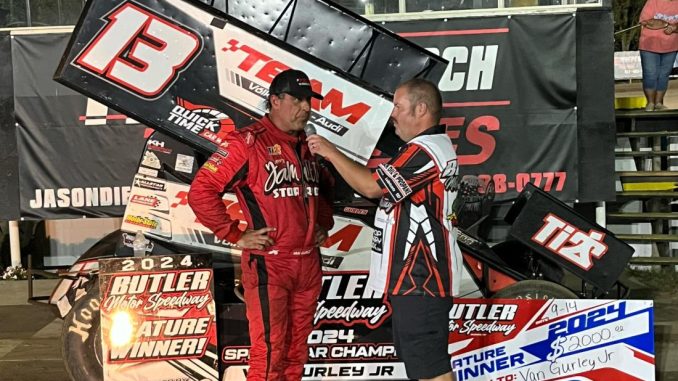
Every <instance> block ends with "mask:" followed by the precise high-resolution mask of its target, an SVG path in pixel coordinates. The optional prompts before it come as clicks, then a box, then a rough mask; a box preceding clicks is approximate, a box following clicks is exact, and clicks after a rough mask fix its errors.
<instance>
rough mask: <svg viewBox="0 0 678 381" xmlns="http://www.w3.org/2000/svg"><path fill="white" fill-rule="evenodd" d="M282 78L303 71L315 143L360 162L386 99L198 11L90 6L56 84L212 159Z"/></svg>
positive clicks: (382, 119)
mask: <svg viewBox="0 0 678 381" xmlns="http://www.w3.org/2000/svg"><path fill="white" fill-rule="evenodd" d="M149 41H155V42H157V44H159V45H158V46H155V43H152V42H149ZM287 68H295V69H299V70H303V71H305V72H306V73H307V74H308V75H309V77H310V78H311V81H312V86H313V88H314V90H315V91H316V92H319V93H320V94H322V95H323V96H324V97H325V98H324V99H323V100H322V101H320V100H315V99H314V100H313V101H312V104H311V109H312V110H311V123H312V124H314V125H315V126H316V130H317V131H318V133H319V134H321V135H323V136H326V137H328V138H329V139H331V140H332V141H333V142H334V143H336V144H337V145H338V146H339V147H340V148H341V149H342V150H343V151H344V152H346V153H347V154H348V155H349V156H351V157H352V158H354V159H356V160H359V161H360V162H362V163H365V162H367V160H368V159H369V157H370V154H371V153H372V150H373V149H374V147H375V145H376V142H377V139H378V138H379V136H380V135H381V131H382V130H383V128H384V127H385V125H386V122H387V120H388V117H389V114H390V111H391V109H392V103H391V102H390V101H389V100H387V99H386V98H385V97H384V94H381V93H379V92H377V91H376V90H368V88H369V86H366V85H365V84H364V83H359V82H357V80H353V79H349V77H345V76H344V75H343V74H341V73H336V72H334V71H332V70H331V68H330V67H327V66H325V64H324V63H323V62H321V61H319V60H317V59H315V58H314V57H313V56H311V55H310V54H308V53H306V52H303V51H300V50H297V49H296V48H294V47H292V46H289V45H285V44H283V43H281V42H279V41H278V40H276V39H275V38H273V37H271V36H268V35H266V34H263V33H261V32H260V31H258V30H257V29H254V28H252V27H250V26H248V25H246V24H244V23H242V22H240V21H238V20H236V19H233V18H231V17H230V16H228V15H226V14H223V13H221V12H219V11H217V10H215V9H211V8H208V7H206V6H204V4H202V3H198V2H192V1H182V0H162V1H151V0H138V1H126V0H117V1H92V2H88V3H87V5H86V7H85V10H84V12H83V15H82V16H81V20H80V22H79V23H78V26H77V27H76V29H75V31H74V34H73V38H72V40H71V42H70V44H69V46H68V49H67V50H66V54H65V55H64V57H63V60H62V62H61V64H60V66H59V69H58V70H57V74H56V79H57V80H58V81H60V82H61V83H63V84H66V85H67V86H69V87H71V88H73V89H75V90H77V91H79V92H82V93H85V94H87V95H89V96H91V97H92V98H94V99H96V100H99V101H101V102H102V103H104V104H106V105H108V106H110V107H113V108H115V109H117V110H120V111H122V112H125V113H126V114H127V115H130V116H133V117H134V118H135V119H137V120H140V121H142V122H145V123H147V124H148V125H149V126H151V127H153V128H157V129H160V130H162V131H164V132H166V133H167V134H169V135H172V136H174V137H177V138H179V140H182V141H184V142H187V143H189V144H191V145H193V146H195V147H200V148H202V149H203V150H205V151H207V152H212V151H214V150H215V148H216V145H218V144H219V143H220V141H221V139H222V138H223V134H225V133H226V132H228V131H230V130H232V129H233V128H239V127H242V126H244V125H247V124H249V123H250V122H251V121H252V120H253V119H254V118H257V117H259V116H261V115H263V114H264V113H265V111H266V106H265V100H266V98H267V96H268V90H267V89H268V87H269V85H270V82H271V81H272V79H273V77H275V75H276V74H278V73H279V72H281V71H283V70H285V69H287ZM178 99H182V100H183V101H184V102H187V103H190V104H192V105H199V107H198V109H200V110H202V111H201V113H197V112H195V110H190V109H189V108H188V107H186V106H185V104H186V103H184V104H182V102H179V101H178ZM205 109H211V110H218V111H217V112H216V113H214V114H208V113H205V112H204V110H205Z"/></svg>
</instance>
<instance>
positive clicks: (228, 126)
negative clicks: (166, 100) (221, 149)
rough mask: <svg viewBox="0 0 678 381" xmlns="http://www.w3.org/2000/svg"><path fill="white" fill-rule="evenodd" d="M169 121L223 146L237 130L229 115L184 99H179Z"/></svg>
mask: <svg viewBox="0 0 678 381" xmlns="http://www.w3.org/2000/svg"><path fill="white" fill-rule="evenodd" d="M167 120H168V121H169V122H171V123H172V124H174V125H176V126H178V127H180V128H183V129H185V130H187V131H190V132H191V133H193V134H196V135H198V136H201V137H203V138H205V139H207V140H209V141H211V142H213V143H214V144H221V142H222V141H223V140H224V138H225V137H226V135H227V134H228V133H230V132H231V131H233V130H235V124H234V122H233V120H232V119H231V118H229V116H228V115H226V114H224V113H223V112H221V111H219V110H216V109H214V108H213V107H211V106H206V105H198V104H194V103H191V102H189V101H187V100H185V99H183V98H177V104H176V105H175V106H174V108H173V109H172V110H171V111H170V113H169V115H168V116H167Z"/></svg>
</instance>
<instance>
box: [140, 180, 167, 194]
mask: <svg viewBox="0 0 678 381" xmlns="http://www.w3.org/2000/svg"><path fill="white" fill-rule="evenodd" d="M134 186H135V187H140V188H145V189H150V190H154V191H164V190H165V183H162V182H159V181H153V180H149V179H144V178H141V177H135V178H134Z"/></svg>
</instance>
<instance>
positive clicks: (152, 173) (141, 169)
mask: <svg viewBox="0 0 678 381" xmlns="http://www.w3.org/2000/svg"><path fill="white" fill-rule="evenodd" d="M137 173H138V174H140V175H146V176H151V177H158V170H156V169H150V168H146V167H142V166H139V169H137Z"/></svg>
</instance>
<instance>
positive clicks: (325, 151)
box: [304, 123, 339, 162]
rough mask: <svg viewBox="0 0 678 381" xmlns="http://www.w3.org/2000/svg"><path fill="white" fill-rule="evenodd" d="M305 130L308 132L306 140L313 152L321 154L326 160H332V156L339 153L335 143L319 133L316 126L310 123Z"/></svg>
mask: <svg viewBox="0 0 678 381" xmlns="http://www.w3.org/2000/svg"><path fill="white" fill-rule="evenodd" d="M304 132H305V133H306V142H308V148H309V149H310V150H311V153H312V154H314V155H320V156H322V157H323V158H325V160H327V161H329V162H332V157H333V156H334V155H336V154H337V153H339V150H338V149H337V148H336V147H335V146H334V144H332V143H330V142H329V141H328V140H327V139H325V138H323V137H322V136H320V135H318V134H317V133H316V129H315V127H314V126H313V125H312V124H310V123H309V124H307V125H306V127H304Z"/></svg>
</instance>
